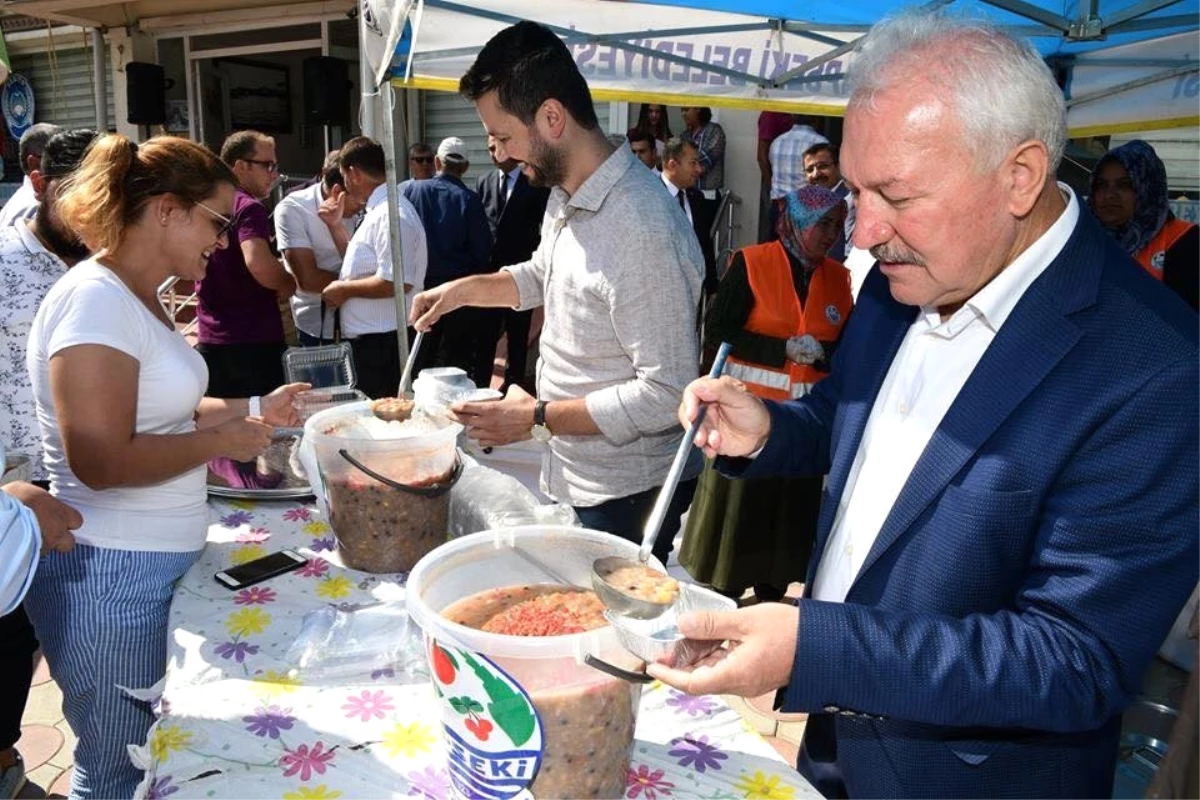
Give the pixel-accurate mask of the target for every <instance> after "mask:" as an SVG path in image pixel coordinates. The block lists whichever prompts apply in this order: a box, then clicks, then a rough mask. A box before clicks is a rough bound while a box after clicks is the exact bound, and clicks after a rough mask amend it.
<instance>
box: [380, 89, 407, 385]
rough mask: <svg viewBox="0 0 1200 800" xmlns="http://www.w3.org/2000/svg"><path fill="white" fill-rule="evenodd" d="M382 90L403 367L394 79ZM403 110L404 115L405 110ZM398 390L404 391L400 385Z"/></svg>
mask: <svg viewBox="0 0 1200 800" xmlns="http://www.w3.org/2000/svg"><path fill="white" fill-rule="evenodd" d="M372 80H374V78H372ZM379 91H380V94H381V96H382V98H383V115H382V116H383V140H382V141H381V142H380V144H382V145H383V166H384V171H385V173H386V182H387V208H388V240H389V241H390V242H391V247H389V248H388V249H389V250H391V253H392V285H393V286H394V287H395V291H394V293H393V296H394V297H395V298H396V341H398V342H399V343H400V366H403V365H404V362H405V361H407V360H408V313H407V312H406V311H405V309H404V256H403V251H404V248H403V247H402V246H401V240H400V239H401V234H400V193H399V190H398V189H397V188H396V176H397V172H396V123H395V117H394V115H395V113H396V109H395V106H396V102H395V99H396V91H395V89H393V88H392V82H391V81H384V82H383V85H382V86H381V87H379ZM400 113H401V115H402V116H403V114H404V110H403V109H402V110H401V112H400ZM396 393H397V395H398V394H399V393H400V387H399V386H397V387H396Z"/></svg>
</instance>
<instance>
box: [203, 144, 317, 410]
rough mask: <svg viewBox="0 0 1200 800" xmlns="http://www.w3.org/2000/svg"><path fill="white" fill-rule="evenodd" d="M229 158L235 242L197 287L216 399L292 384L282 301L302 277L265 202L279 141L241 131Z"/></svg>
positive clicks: (214, 259) (213, 260)
mask: <svg viewBox="0 0 1200 800" xmlns="http://www.w3.org/2000/svg"><path fill="white" fill-rule="evenodd" d="M221 160H222V161H224V162H225V163H226V164H228V165H229V167H230V169H232V170H233V173H234V175H236V176H237V179H238V192H237V197H236V199H235V200H234V203H233V218H232V220H231V221H230V229H229V234H228V238H229V244H228V246H227V247H225V248H223V249H220V250H217V251H216V252H214V253H213V254H212V256H211V257H209V259H208V271H207V273H206V274H205V276H204V280H202V281H200V282H199V283H197V284H196V294H197V296H198V299H199V307H198V308H197V311H196V317H197V319H198V321H199V344H198V345H197V346H196V350H197V351H198V352H199V353H200V355H202V356H203V357H204V362H205V363H206V364H207V365H208V395H209V396H210V397H250V396H253V395H262V394H268V393H269V392H271V391H272V390H274V389H275V388H276V387H278V386H280V385H281V384H282V383H283V382H284V376H283V362H282V356H283V350H284V348H285V346H286V345H285V342H284V337H283V320H282V318H281V317H280V314H279V301H280V300H281V299H287V298H288V297H291V296H292V293H293V292H295V291H296V282H295V280H294V279H293V278H292V276H291V275H290V274H289V273H288V271H287V270H286V269H284V267H283V264H282V263H280V261H279V259H278V258H276V257H275V255H274V253H273V252H272V251H271V239H272V238H273V237H274V232H273V230H272V227H271V218H270V215H268V214H267V209H266V208H265V207H264V206H263V204H262V203H261V202H259V201H260V199H261V198H264V197H266V196H267V195H269V194H270V193H271V187H272V186H274V184H275V180H276V178H277V177H278V175H279V164H278V163H277V162H276V161H275V140H274V139H272V138H271V137H269V136H266V135H264V134H262V133H259V132H257V131H238V132H237V133H234V134H232V135H231V136H230V137H229V138H228V139H226V140H225V143H224V144H223V145H222V146H221Z"/></svg>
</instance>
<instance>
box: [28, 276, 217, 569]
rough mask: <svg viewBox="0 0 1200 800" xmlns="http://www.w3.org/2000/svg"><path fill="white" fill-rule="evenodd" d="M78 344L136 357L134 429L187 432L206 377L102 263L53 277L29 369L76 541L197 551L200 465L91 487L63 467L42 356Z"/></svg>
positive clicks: (56, 487) (57, 488)
mask: <svg viewBox="0 0 1200 800" xmlns="http://www.w3.org/2000/svg"><path fill="white" fill-rule="evenodd" d="M83 344H98V345H103V346H105V347H111V348H113V349H114V350H119V351H120V352H122V353H125V354H127V355H129V356H131V357H133V358H135V359H137V361H138V364H139V371H138V387H137V389H138V391H137V397H138V407H137V422H136V430H137V432H138V433H152V434H160V435H170V434H178V433H188V432H191V431H194V430H195V429H196V423H195V421H194V419H193V414H194V413H195V411H196V406H197V405H198V404H199V402H200V398H201V397H203V396H204V390H205V388H206V387H207V386H208V368H207V367H205V365H204V359H202V358H201V357H200V354H199V353H197V352H196V351H195V350H193V349H192V348H191V347H190V346H189V345H188V343H187V341H186V340H185V339H184V338H183V337H182V336H180V335H179V333H177V332H176V331H175V330H173V329H171V328H168V327H167V326H166V325H165V324H164V323H163V322H162V321H161V320H159V319H158V318H157V317H155V316H154V315H153V314H151V313H150V310H149V309H148V308H146V307H145V306H144V305H142V303H141V301H140V300H138V299H137V297H135V296H134V294H133V292H131V291H130V290H129V288H128V287H126V286H125V284H124V283H123V282H122V281H121V279H120V278H118V277H117V276H116V275H115V274H114V273H113V272H111V271H110V270H109V269H108V268H106V267H104V266H101V265H100V264H97V263H96V262H95V261H93V260H92V259H88V260H87V261H83V262H80V263H79V264H77V265H76V266H75V267H73V268H72V269H71V270H70V271H69V272H68V273H67V274H66V275H65V276H64V277H63V278H62V280H60V281H59V282H58V283H56V284H55V285H54V288H53V289H51V290H50V294H48V295H47V296H46V299H45V301H44V302H43V303H42V307H41V309H39V310H38V313H37V317H36V318H35V319H34V322H33V330H32V331H31V333H30V335H29V353H28V364H29V377H30V379H31V380H32V381H33V393H34V396H35V397H36V398H37V416H38V422H39V423H40V424H41V426H42V445H43V450H44V452H45V463H46V471H47V473H49V475H50V483H51V491H52V492H53V493H54V494H55V495H56V496H57V497H58V498H60V499H61V500H63V501H64V502H66V503H67V504H69V505H72V506H74V507H75V508H77V509H79V512H80V513H81V514H82V515H83V527H82V528H80V529H79V530H77V531H76V532H75V538H76V540H77V541H79V542H81V543H83V544H88V545H94V546H98V547H108V548H112V549H116V550H159V551H167V552H190V551H193V550H199V549H200V548H202V547H204V539H205V533H206V531H207V528H208V511H207V508H206V505H205V501H206V493H205V468H204V467H203V466H200V467H196V468H195V469H192V470H189V471H187V472H185V473H183V474H181V475H177V476H175V477H174V478H170V479H168V480H165V481H163V482H161V483H157V484H154V485H153V486H129V487H120V488H116V489H104V490H101V491H95V490H93V489H89V488H88V487H87V486H85V485H84V484H83V483H82V482H81V481H80V480H79V479H78V478H76V477H75V474H74V473H73V472H71V468H70V466H69V465H68V464H67V459H66V456H65V454H64V452H63V442H62V436H61V434H60V433H59V430H58V418H57V415H56V414H55V411H54V400H53V397H52V395H51V392H50V358H51V357H52V356H54V355H55V354H56V353H59V352H61V351H62V350H65V349H67V348H69V347H74V346H76V345H83Z"/></svg>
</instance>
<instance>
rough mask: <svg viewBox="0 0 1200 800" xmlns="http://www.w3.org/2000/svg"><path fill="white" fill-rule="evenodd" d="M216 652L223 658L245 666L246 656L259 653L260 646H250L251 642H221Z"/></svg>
mask: <svg viewBox="0 0 1200 800" xmlns="http://www.w3.org/2000/svg"><path fill="white" fill-rule="evenodd" d="M214 652H216V654H217V655H219V656H220V657H221V658H225V659H229V658H232V659H234V660H235V661H237V662H238V663H239V664H244V663H245V662H246V656H248V655H249V656H252V655H256V654H257V653H258V645H256V644H250V643H249V642H221V643H220V644H219V645H217V646H216V649H215V651H214Z"/></svg>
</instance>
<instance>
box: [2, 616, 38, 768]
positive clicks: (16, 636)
mask: <svg viewBox="0 0 1200 800" xmlns="http://www.w3.org/2000/svg"><path fill="white" fill-rule="evenodd" d="M37 649H38V641H37V636H35V635H34V632H33V625H31V624H30V622H29V617H27V616H25V607H24V606H17V610H16V611H14V612H12V613H11V614H8V615H6V616H3V617H0V750H7V749H8V748H10V747H12V746H13V745H15V744H16V743H17V740H19V739H20V738H21V717H22V716H24V715H25V703H26V701H27V700H29V683H30V681H32V680H33V656H34V654H35V653H36V652H37Z"/></svg>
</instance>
